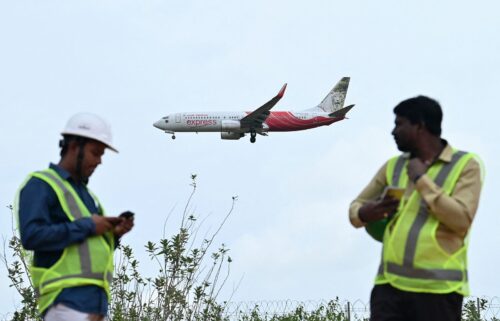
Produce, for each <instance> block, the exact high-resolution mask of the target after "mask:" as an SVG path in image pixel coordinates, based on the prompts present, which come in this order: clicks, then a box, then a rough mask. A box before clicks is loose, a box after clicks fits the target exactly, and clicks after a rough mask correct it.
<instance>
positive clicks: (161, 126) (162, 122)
mask: <svg viewBox="0 0 500 321" xmlns="http://www.w3.org/2000/svg"><path fill="white" fill-rule="evenodd" d="M164 123H165V121H164V120H159V121H157V122H155V123H154V124H153V126H155V127H156V128H158V129H164V128H163V124H164Z"/></svg>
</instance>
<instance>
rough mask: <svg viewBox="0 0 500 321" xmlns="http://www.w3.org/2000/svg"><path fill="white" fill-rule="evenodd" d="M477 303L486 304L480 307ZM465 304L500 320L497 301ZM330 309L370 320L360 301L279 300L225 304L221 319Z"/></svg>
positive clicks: (477, 299) (367, 307)
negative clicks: (223, 316)
mask: <svg viewBox="0 0 500 321" xmlns="http://www.w3.org/2000/svg"><path fill="white" fill-rule="evenodd" d="M481 300H485V301H486V304H485V305H483V306H481ZM468 302H471V303H470V304H474V306H475V308H476V309H477V311H478V313H479V316H480V318H481V319H480V320H486V321H489V320H492V321H493V320H495V321H496V320H499V319H500V318H499V317H500V297H496V296H494V297H488V296H481V297H476V296H470V297H467V298H465V299H464V305H465V304H467V303H468ZM325 308H330V309H334V310H335V312H337V313H343V315H345V319H346V320H352V321H354V320H368V319H369V317H370V304H369V303H365V302H363V301H362V300H354V301H349V300H340V299H339V298H335V299H332V300H306V301H298V300H280V301H244V302H228V303H226V306H225V316H226V317H228V318H229V319H230V320H241V318H242V316H250V315H258V316H259V317H260V318H262V319H264V320H267V319H270V318H272V317H273V316H283V315H288V314H293V313H294V312H296V311H298V310H300V311H303V312H306V313H313V312H315V311H318V310H320V309H325Z"/></svg>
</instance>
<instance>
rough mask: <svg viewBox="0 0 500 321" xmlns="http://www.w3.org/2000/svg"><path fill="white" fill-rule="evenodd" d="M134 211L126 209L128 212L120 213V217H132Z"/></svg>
mask: <svg viewBox="0 0 500 321" xmlns="http://www.w3.org/2000/svg"><path fill="white" fill-rule="evenodd" d="M134 215H135V214H134V213H132V212H131V211H126V212H123V213H121V214H120V217H123V218H126V219H131V218H133V217H134Z"/></svg>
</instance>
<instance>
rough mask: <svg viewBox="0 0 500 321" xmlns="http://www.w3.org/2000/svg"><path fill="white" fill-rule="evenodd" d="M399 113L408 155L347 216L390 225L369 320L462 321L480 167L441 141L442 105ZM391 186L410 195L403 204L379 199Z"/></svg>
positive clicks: (408, 104) (398, 128)
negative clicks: (468, 240) (468, 254)
mask: <svg viewBox="0 0 500 321" xmlns="http://www.w3.org/2000/svg"><path fill="white" fill-rule="evenodd" d="M394 113H395V115H396V119H395V127H394V129H393V131H392V135H393V136H394V140H395V142H396V145H397V147H398V149H399V150H400V151H401V152H403V154H402V155H399V156H396V157H393V158H391V159H390V160H389V161H387V162H386V163H385V164H384V165H383V166H382V167H381V168H380V169H379V171H378V172H377V174H376V175H375V177H374V178H373V179H372V180H371V182H370V183H369V184H368V186H366V187H365V188H364V189H363V191H362V192H361V194H360V195H359V196H358V197H357V198H356V199H355V200H354V201H353V202H352V203H351V206H350V209H349V218H350V221H351V224H352V225H354V226H355V227H363V226H369V225H370V224H373V223H374V222H379V221H380V220H383V219H387V222H388V223H387V226H386V227H385V230H384V232H383V240H382V241H383V254H382V260H381V264H380V266H379V269H378V273H377V276H376V278H375V286H374V288H373V290H372V293H371V298H370V311H371V317H370V320H372V321H389V320H391V321H398V320H401V321H403V320H404V321H412V320H414V321H424V320H425V321H433V320H436V321H446V320H454V321H459V320H461V310H462V301H463V296H464V295H468V294H469V286H468V274H467V245H468V244H467V235H468V233H469V230H470V227H471V224H472V221H473V219H474V216H475V214H476V210H477V207H478V204H479V196H480V192H481V186H482V180H483V169H482V163H481V161H480V160H479V158H478V157H477V156H476V155H474V154H472V153H468V152H462V151H459V150H456V149H454V148H453V147H451V146H450V145H449V144H448V142H447V141H446V140H444V139H442V138H441V121H442V117H443V116H442V111H441V106H440V105H439V103H438V102H437V101H435V100H433V99H431V98H428V97H425V96H418V97H415V98H410V99H407V100H405V101H402V102H401V103H399V104H398V105H397V106H396V107H395V108H394ZM387 186H392V187H393V188H394V189H398V188H399V189H404V194H403V196H402V198H401V200H399V199H397V198H393V197H390V196H387V197H381V196H382V193H383V191H384V189H386V188H387ZM393 195H395V194H393Z"/></svg>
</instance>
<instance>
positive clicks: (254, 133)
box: [250, 130, 257, 143]
mask: <svg viewBox="0 0 500 321" xmlns="http://www.w3.org/2000/svg"><path fill="white" fill-rule="evenodd" d="M255 136H257V133H256V132H255V131H253V130H252V131H251V132H250V143H255Z"/></svg>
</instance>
